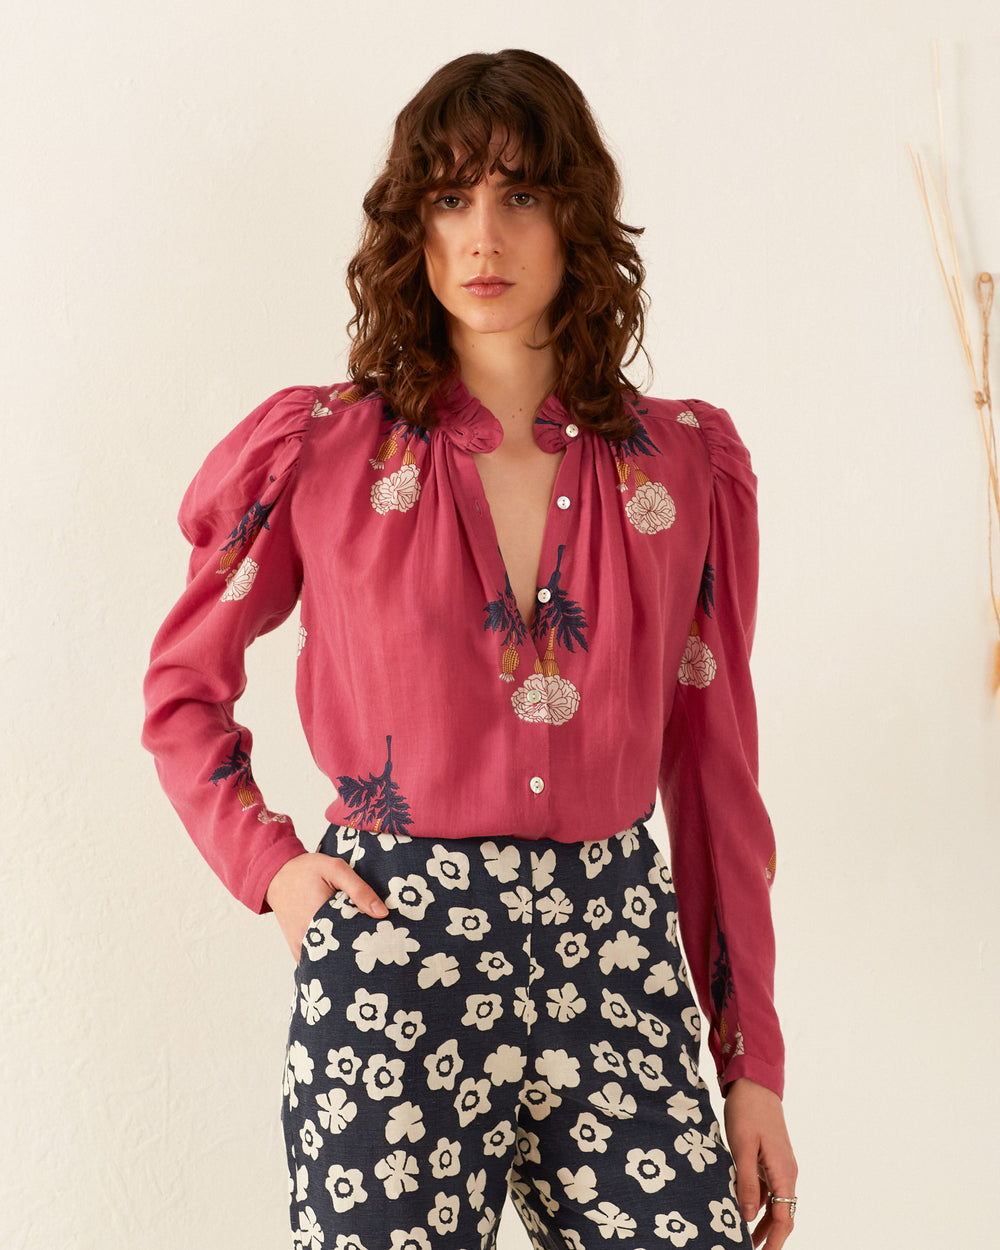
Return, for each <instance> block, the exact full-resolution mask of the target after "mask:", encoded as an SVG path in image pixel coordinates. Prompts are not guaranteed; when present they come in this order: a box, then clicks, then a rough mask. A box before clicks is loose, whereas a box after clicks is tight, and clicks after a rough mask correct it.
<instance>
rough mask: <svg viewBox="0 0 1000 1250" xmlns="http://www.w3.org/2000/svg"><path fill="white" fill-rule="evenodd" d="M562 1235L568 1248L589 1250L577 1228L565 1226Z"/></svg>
mask: <svg viewBox="0 0 1000 1250" xmlns="http://www.w3.org/2000/svg"><path fill="white" fill-rule="evenodd" d="M562 1236H563V1239H564V1240H565V1242H566V1246H567V1250H587V1247H586V1246H585V1245H584V1244H583V1242H582V1241H581V1240H580V1234H579V1233H578V1232H577V1231H576V1229H575V1228H564V1229H563V1230H562Z"/></svg>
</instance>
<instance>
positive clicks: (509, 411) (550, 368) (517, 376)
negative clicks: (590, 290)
mask: <svg viewBox="0 0 1000 1250" xmlns="http://www.w3.org/2000/svg"><path fill="white" fill-rule="evenodd" d="M451 346H452V349H453V350H454V352H455V355H456V357H457V358H458V372H459V374H460V375H461V378H462V381H463V382H464V383H465V386H466V389H467V390H468V392H469V394H470V395H473V396H475V398H476V399H478V400H479V402H480V403H481V404H484V405H485V406H486V407H487V408H488V409H489V410H490V412H492V413H493V415H494V416H495V417H496V418H497V420H498V421H499V422H500V424H501V425H502V426H503V430H504V438H505V439H508V438H513V439H519V438H524V439H529V438H532V437H533V434H532V428H533V424H534V420H535V415H536V413H537V412H538V409H539V408H540V407H541V405H542V403H543V402H544V400H545V399H546V397H547V396H548V395H550V394H551V393H552V389H553V386H554V385H555V380H556V366H555V354H554V352H553V351H552V348H551V347H546V348H543V349H541V350H537V349H534V348H530V347H528V346H526V344H525V343H524V342H523V340H518V339H513V338H510V337H508V336H507V335H502V334H490V335H486V334H476V335H468V336H465V335H463V334H461V333H460V332H458V333H455V332H454V330H453V334H452V339H451Z"/></svg>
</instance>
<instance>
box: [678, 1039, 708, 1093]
mask: <svg viewBox="0 0 1000 1250" xmlns="http://www.w3.org/2000/svg"><path fill="white" fill-rule="evenodd" d="M680 1061H681V1063H682V1064H683V1065H684V1071H685V1072H686V1073H687V1078H688V1081H689V1082H690V1083H691V1084H692V1085H693V1086H694V1087H695V1088H696V1089H704V1088H705V1082H704V1081H703V1080H702V1079H701V1073H700V1072H699V1071H698V1059H697V1056H692V1055H689V1054H688V1049H687V1046H682V1047H681V1053H680Z"/></svg>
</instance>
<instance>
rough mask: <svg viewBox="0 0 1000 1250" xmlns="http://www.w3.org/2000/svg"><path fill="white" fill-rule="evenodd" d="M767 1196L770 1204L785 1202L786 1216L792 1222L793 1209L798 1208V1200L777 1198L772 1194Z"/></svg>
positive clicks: (793, 1217)
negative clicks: (786, 1204)
mask: <svg viewBox="0 0 1000 1250" xmlns="http://www.w3.org/2000/svg"><path fill="white" fill-rule="evenodd" d="M767 1196H768V1198H769V1199H770V1201H771V1202H787V1203H788V1214H789V1215H790V1216H791V1218H792V1219H793V1220H794V1219H795V1208H796V1207H797V1206H798V1202H799V1200H798V1198H778V1197H776V1196H775V1195H774V1194H768V1195H767Z"/></svg>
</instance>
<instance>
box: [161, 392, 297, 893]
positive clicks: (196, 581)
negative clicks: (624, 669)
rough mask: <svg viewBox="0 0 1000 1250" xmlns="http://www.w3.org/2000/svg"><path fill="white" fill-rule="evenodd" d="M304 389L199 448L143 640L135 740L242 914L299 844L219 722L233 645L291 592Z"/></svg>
mask: <svg viewBox="0 0 1000 1250" xmlns="http://www.w3.org/2000/svg"><path fill="white" fill-rule="evenodd" d="M312 398H313V397H312V392H311V391H307V390H304V389H294V390H287V391H282V392H279V393H278V394H277V395H275V396H272V398H271V399H269V400H267V401H266V402H265V403H264V404H262V405H261V406H260V407H259V408H257V409H256V410H255V411H254V412H253V413H251V414H250V416H249V417H247V418H246V420H245V421H243V422H242V423H241V424H240V425H239V426H237V428H236V429H235V430H233V431H232V433H230V434H229V435H228V436H227V437H226V438H225V439H223V440H222V442H221V443H219V445H218V446H217V447H216V448H215V449H214V450H213V451H212V452H211V453H210V454H209V456H208V458H207V460H206V461H205V463H204V465H203V466H202V468H201V469H200V471H199V472H198V474H197V476H196V477H195V479H194V481H193V482H192V483H191V485H190V487H189V488H188V490H187V492H186V494H185V496H184V500H183V503H182V505H181V510H180V517H179V520H180V525H181V529H182V530H183V532H184V534H185V536H186V538H187V539H188V541H189V542H190V543H191V545H192V552H191V559H190V566H189V571H188V580H187V587H186V589H185V591H184V593H183V595H182V596H181V598H180V599H179V600H178V602H177V604H176V605H175V606H174V608H173V610H172V611H171V612H170V614H169V616H168V617H167V619H166V620H165V621H164V623H163V625H162V627H161V628H160V630H159V632H158V633H157V635H156V639H155V641H154V643H153V647H152V653H151V657H150V666H149V670H148V672H147V674H146V680H145V686H144V694H145V700H146V720H145V725H144V729H143V738H142V740H143V745H144V746H145V747H147V748H148V749H149V750H150V751H151V752H152V753H153V755H154V756H155V758H156V768H157V772H158V774H159V777H160V781H161V784H162V785H163V788H164V790H165V791H166V793H167V795H168V797H169V799H170V801H171V803H172V804H173V806H174V808H175V809H176V811H177V813H178V815H179V816H180V818H181V820H182V821H183V823H184V825H185V827H186V828H187V830H188V832H189V833H190V835H191V837H192V838H193V840H194V842H195V844H196V845H197V847H198V849H199V850H200V851H201V853H202V855H203V856H204V857H205V859H206V860H207V861H208V863H209V864H210V866H211V867H212V868H213V869H214V871H215V872H216V873H217V874H218V876H219V877H220V878H221V879H222V881H223V882H224V884H225V885H226V886H227V887H228V889H229V890H230V891H231V892H232V893H233V894H234V895H235V896H236V897H237V898H238V899H239V900H240V901H241V902H243V903H245V904H246V905H247V906H248V907H250V908H251V909H252V910H254V911H258V912H260V911H264V910H267V906H266V903H265V901H264V895H265V893H266V890H267V886H268V884H269V882H270V880H271V878H272V877H273V875H274V873H275V872H277V870H278V868H280V867H281V865H282V864H283V863H284V862H285V861H286V860H288V859H290V858H292V857H293V856H294V855H297V854H299V853H301V852H302V850H303V849H304V848H303V847H302V844H301V843H300V842H299V840H298V838H297V837H296V836H295V831H294V829H293V827H292V824H291V821H290V820H289V819H288V817H287V816H284V815H281V814H279V813H275V812H271V811H270V810H269V809H268V808H267V806H266V804H265V803H264V800H263V796H262V795H261V793H260V791H259V789H258V787H257V785H256V783H255V782H254V779H253V774H252V771H251V765H250V753H251V746H252V739H251V734H250V731H249V730H248V729H247V728H246V727H245V726H243V725H240V724H238V723H237V722H236V720H235V719H234V717H233V709H234V704H235V702H236V700H237V699H239V697H240V695H241V694H242V693H243V689H244V686H245V683H246V673H245V668H244V653H245V651H246V648H247V646H249V644H250V643H251V642H252V641H253V640H254V639H255V638H257V637H258V636H259V635H261V634H264V633H267V632H268V631H269V630H271V629H274V628H275V627H276V626H277V625H279V624H280V623H281V622H282V621H283V620H284V619H285V618H286V617H287V616H288V615H289V614H290V613H291V611H292V610H293V608H294V607H295V604H296V602H297V600H298V596H299V588H300V583H301V563H300V560H299V557H298V554H297V552H296V549H295V544H294V540H293V535H292V532H291V524H290V517H289V510H290V496H291V485H292V484H293V482H294V479H295V475H296V468H297V462H298V454H299V450H300V448H301V442H302V437H303V431H304V429H305V428H306V426H307V425H308V422H309V416H310V409H311V404H312Z"/></svg>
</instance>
